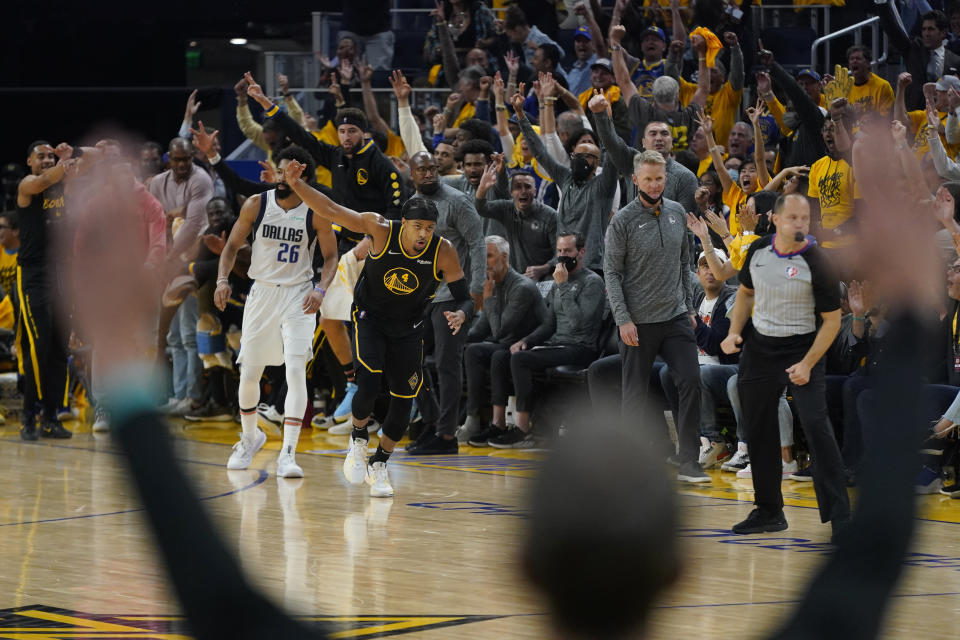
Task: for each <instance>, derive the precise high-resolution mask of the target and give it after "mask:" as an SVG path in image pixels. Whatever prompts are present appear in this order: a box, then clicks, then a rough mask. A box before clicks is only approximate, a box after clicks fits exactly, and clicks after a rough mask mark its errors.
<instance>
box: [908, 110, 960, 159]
mask: <svg viewBox="0 0 960 640" xmlns="http://www.w3.org/2000/svg"><path fill="white" fill-rule="evenodd" d="M938 114H939V116H940V124H941V125H943V126H944V127H946V122H947V115H948V114H947V113H946V112H943V111H941V112H938ZM907 116H908V117H909V118H910V130H911V131H914V132H915V133H914V135H913V151H914V153H916V154H917V157H918V158H923V156H924V155H926V154H927V153H929V152H930V141H929V140H927V130H928V129H929V128H930V125H929V124H927V112H926V111H924V110H922V109H920V110H917V111H911V112H910V113H908V114H907ZM940 142H942V143H943V148H944V149H946V150H947V157H949V158H956V157H957V153H958V152H960V144H947V138H946V136H944V134H943V132H941V133H940Z"/></svg>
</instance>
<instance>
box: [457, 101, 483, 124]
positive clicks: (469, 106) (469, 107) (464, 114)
mask: <svg viewBox="0 0 960 640" xmlns="http://www.w3.org/2000/svg"><path fill="white" fill-rule="evenodd" d="M476 112H477V108H476V107H475V106H474V105H473V103H472V102H468V103H466V104H464V105H463V107H461V108H460V115H458V116H457V119H456V120H454V121H453V126H452V127H451V128H453V129H456V128H457V127H459V126H460V123H461V122H463V121H464V120H469V119H470V118H472V117H473V116H474V114H475V113H476Z"/></svg>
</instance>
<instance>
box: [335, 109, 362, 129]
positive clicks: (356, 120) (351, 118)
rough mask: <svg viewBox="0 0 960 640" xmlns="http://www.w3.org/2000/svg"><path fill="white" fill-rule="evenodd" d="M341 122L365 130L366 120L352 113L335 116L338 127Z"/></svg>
mask: <svg viewBox="0 0 960 640" xmlns="http://www.w3.org/2000/svg"><path fill="white" fill-rule="evenodd" d="M342 124H352V125H353V126H355V127H357V128H358V129H360V130H361V131H366V130H367V121H366V120H365V119H364V118H361V117H359V116H357V115H354V114H352V113H347V114H343V115H340V116H337V126H338V127H339V126H340V125H342Z"/></svg>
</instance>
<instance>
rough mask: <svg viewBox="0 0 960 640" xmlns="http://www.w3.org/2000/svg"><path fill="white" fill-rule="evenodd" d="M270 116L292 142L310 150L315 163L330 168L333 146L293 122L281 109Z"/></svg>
mask: <svg viewBox="0 0 960 640" xmlns="http://www.w3.org/2000/svg"><path fill="white" fill-rule="evenodd" d="M270 117H272V118H273V119H274V121H275V122H276V123H277V125H278V126H279V127H280V130H281V131H283V133H284V134H286V136H287V137H288V138H290V141H291V142H293V144H296V145H299V146H301V147H303V148H304V149H306V150H307V151H308V152H310V155H312V156H313V159H314V160H316V161H317V164H319V165H323V166H324V167H326V168H328V169H329V168H330V165H331V164H333V152H334V147H332V146H330V145H329V144H327V143H325V142H321V141H319V140H317V139H316V138H315V137H314V136H313V134H312V133H310V132H309V131H307V130H306V129H304V128H303V127H301V126H300V125H299V124H297V123H296V122H294V120H293V119H292V118H291V117H290V116H288V115H287V114H285V113H284V112H283V111H277V112H276V113H275V114H273V116H270Z"/></svg>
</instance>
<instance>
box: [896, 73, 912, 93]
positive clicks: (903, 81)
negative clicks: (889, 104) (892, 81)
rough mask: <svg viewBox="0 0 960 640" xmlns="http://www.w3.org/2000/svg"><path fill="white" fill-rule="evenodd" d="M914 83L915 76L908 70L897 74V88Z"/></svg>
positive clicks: (903, 87)
mask: <svg viewBox="0 0 960 640" xmlns="http://www.w3.org/2000/svg"><path fill="white" fill-rule="evenodd" d="M911 84H913V76H912V75H911V74H909V73H907V72H906V71H904V72H903V73H901V74H900V75H898V76H897V88H898V89H905V88H906V87H909V86H910V85H911Z"/></svg>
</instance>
